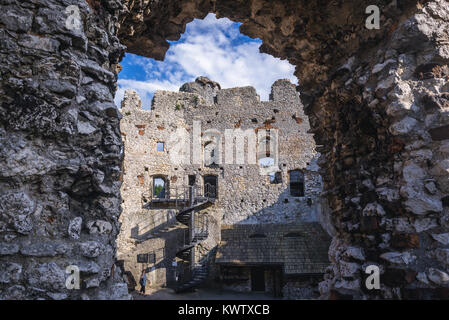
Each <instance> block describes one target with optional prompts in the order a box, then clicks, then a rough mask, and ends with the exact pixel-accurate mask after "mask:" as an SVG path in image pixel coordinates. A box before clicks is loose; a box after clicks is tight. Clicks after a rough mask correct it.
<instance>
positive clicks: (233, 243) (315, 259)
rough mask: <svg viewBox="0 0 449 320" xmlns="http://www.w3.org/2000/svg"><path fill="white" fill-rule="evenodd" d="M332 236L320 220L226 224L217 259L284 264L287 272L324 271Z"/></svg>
mask: <svg viewBox="0 0 449 320" xmlns="http://www.w3.org/2000/svg"><path fill="white" fill-rule="evenodd" d="M329 245H330V237H329V235H328V234H327V233H326V232H325V231H324V230H323V228H322V227H321V226H320V224H319V223H315V222H313V223H301V224H237V225H224V226H222V229H221V242H220V244H219V247H218V251H217V255H216V259H215V262H216V263H218V264H227V265H246V266H250V265H282V266H283V269H284V273H285V274H287V275H288V274H291V275H298V274H316V273H324V271H325V269H326V267H327V266H328V265H329V259H328V250H329Z"/></svg>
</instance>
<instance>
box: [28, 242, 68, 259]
mask: <svg viewBox="0 0 449 320" xmlns="http://www.w3.org/2000/svg"><path fill="white" fill-rule="evenodd" d="M68 250H69V247H68V245H66V244H64V243H56V242H40V241H36V242H33V243H28V244H26V245H23V246H22V248H21V249H20V253H21V254H23V255H24V256H32V257H54V256H56V255H61V254H65V253H67V252H68Z"/></svg>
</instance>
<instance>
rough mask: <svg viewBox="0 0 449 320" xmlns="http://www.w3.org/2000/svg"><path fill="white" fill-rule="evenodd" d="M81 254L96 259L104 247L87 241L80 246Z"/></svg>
mask: <svg viewBox="0 0 449 320" xmlns="http://www.w3.org/2000/svg"><path fill="white" fill-rule="evenodd" d="M80 249H81V254H82V255H83V256H85V257H88V258H96V257H98V256H99V255H100V254H101V253H102V251H103V250H104V247H103V245H102V244H101V243H99V242H96V241H87V242H83V243H81V244H80Z"/></svg>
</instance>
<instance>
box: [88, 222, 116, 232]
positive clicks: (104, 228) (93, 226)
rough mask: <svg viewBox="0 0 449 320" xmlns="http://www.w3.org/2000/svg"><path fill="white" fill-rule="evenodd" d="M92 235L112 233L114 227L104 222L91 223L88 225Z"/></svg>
mask: <svg viewBox="0 0 449 320" xmlns="http://www.w3.org/2000/svg"><path fill="white" fill-rule="evenodd" d="M87 227H88V228H89V233H90V234H104V233H106V234H107V233H111V232H112V225H111V224H110V223H109V222H107V221H103V220H96V221H90V222H88V223H87Z"/></svg>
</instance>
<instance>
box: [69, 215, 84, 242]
mask: <svg viewBox="0 0 449 320" xmlns="http://www.w3.org/2000/svg"><path fill="white" fill-rule="evenodd" d="M82 223H83V218H81V217H76V218H74V219H73V220H72V221H70V224H69V228H68V231H67V232H68V233H69V236H70V238H72V239H75V240H76V239H79V238H80V234H81V227H82Z"/></svg>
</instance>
